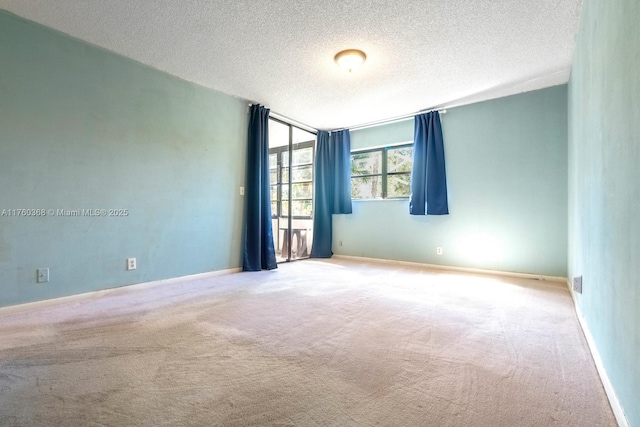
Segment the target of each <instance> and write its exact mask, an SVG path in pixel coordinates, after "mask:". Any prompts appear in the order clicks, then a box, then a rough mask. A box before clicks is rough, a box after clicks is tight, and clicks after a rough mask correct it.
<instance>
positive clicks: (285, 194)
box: [282, 184, 291, 200]
mask: <svg viewBox="0 0 640 427" xmlns="http://www.w3.org/2000/svg"><path fill="white" fill-rule="evenodd" d="M289 187H291V185H289V184H287V185H283V186H282V200H287V199H288V198H289Z"/></svg>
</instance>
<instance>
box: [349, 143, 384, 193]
mask: <svg viewBox="0 0 640 427" xmlns="http://www.w3.org/2000/svg"><path fill="white" fill-rule="evenodd" d="M381 172H382V151H370V152H368V153H354V154H352V155H351V175H352V176H358V175H373V174H377V173H381ZM380 194H381V195H382V193H380Z"/></svg>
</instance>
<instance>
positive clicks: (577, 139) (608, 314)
mask: <svg viewBox="0 0 640 427" xmlns="http://www.w3.org/2000/svg"><path fill="white" fill-rule="evenodd" d="M639 16H640V3H638V1H637V0H618V1H613V2H599V1H593V0H586V1H585V3H584V7H583V15H582V20H581V24H580V31H579V35H578V39H577V45H576V49H575V58H574V64H573V69H572V72H571V80H570V83H569V273H570V275H571V276H577V275H582V276H583V282H582V286H583V293H582V295H580V294H576V298H577V302H578V304H579V306H580V309H581V311H582V313H583V316H584V318H585V320H586V322H587V324H588V327H589V329H590V331H591V334H592V335H593V338H594V341H595V343H596V346H597V347H598V352H599V353H600V356H601V358H602V361H603V364H604V367H605V369H606V371H607V374H608V376H609V379H610V380H611V383H612V385H613V388H614V389H615V392H616V394H617V396H618V399H619V401H620V404H621V406H622V407H623V409H624V411H625V412H626V416H627V419H628V421H629V424H630V425H632V426H640V405H638V396H640V357H639V355H640V309H639V307H640V279H639V278H640V103H639V102H638V94H640V77H639V74H638V70H639V69H640V50H639V48H638V46H640V27H638V17H639Z"/></svg>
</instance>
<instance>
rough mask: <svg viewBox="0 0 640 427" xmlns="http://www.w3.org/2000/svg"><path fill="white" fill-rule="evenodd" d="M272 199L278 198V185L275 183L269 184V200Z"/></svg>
mask: <svg viewBox="0 0 640 427" xmlns="http://www.w3.org/2000/svg"><path fill="white" fill-rule="evenodd" d="M274 200H276V201H277V200H278V186H277V185H272V186H271V201H274Z"/></svg>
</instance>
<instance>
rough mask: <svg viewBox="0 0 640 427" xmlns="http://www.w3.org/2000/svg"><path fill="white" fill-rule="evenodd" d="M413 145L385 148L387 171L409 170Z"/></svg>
mask: <svg viewBox="0 0 640 427" xmlns="http://www.w3.org/2000/svg"><path fill="white" fill-rule="evenodd" d="M412 161H413V147H400V148H390V149H389V150H387V173H391V172H411V163H412Z"/></svg>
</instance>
